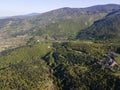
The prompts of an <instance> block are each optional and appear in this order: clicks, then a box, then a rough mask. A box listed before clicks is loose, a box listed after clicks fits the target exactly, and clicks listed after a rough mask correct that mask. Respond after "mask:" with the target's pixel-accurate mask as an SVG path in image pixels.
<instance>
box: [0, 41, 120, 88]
mask: <svg viewBox="0 0 120 90" xmlns="http://www.w3.org/2000/svg"><path fill="white" fill-rule="evenodd" d="M48 46H49V47H48ZM119 48H120V44H102V43H94V42H82V41H81V42H78V41H77V42H76V41H74V42H64V43H53V45H52V46H51V44H49V43H44V44H36V45H33V46H27V47H21V48H18V49H14V50H13V51H8V52H3V53H1V55H3V56H1V58H0V61H1V62H0V66H1V67H0V89H1V90H5V89H7V90H13V89H15V90H17V89H25V90H28V89H29V90H32V89H33V90H34V89H38V90H66V89H67V90H78V89H81V90H84V89H85V90H96V89H97V90H106V89H108V90H109V89H113V90H118V89H119V88H120V87H119V86H120V82H119V81H120V73H119V64H120V61H119V59H120V50H119ZM106 53H112V54H114V58H115V60H116V62H117V65H116V66H115V67H113V68H112V67H110V66H105V65H102V64H100V63H101V60H102V59H103V58H104V55H105V54H106Z"/></svg>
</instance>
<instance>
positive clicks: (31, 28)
mask: <svg viewBox="0 0 120 90" xmlns="http://www.w3.org/2000/svg"><path fill="white" fill-rule="evenodd" d="M119 8H120V5H114V4H110V5H98V6H93V7H88V8H61V9H57V10H53V11H49V12H46V13H43V14H38V15H35V16H29V17H27V16H26V17H25V18H20V17H17V18H16V17H11V18H7V19H1V20H0V33H1V35H0V36H2V37H16V36H20V35H27V34H29V35H33V34H34V33H40V34H38V35H40V36H41V35H42V36H44V35H46V34H47V35H49V36H50V37H52V38H54V37H63V38H71V37H72V38H74V37H75V35H76V34H77V32H78V31H79V30H81V29H84V28H86V27H88V26H90V25H91V24H92V23H93V22H94V21H95V20H98V19H100V18H102V17H103V16H105V15H106V14H107V13H109V12H111V11H114V10H117V9H119ZM56 23H57V24H56ZM64 24H65V25H64ZM51 27H52V28H51ZM41 32H42V33H41ZM64 36H65V37H64Z"/></svg>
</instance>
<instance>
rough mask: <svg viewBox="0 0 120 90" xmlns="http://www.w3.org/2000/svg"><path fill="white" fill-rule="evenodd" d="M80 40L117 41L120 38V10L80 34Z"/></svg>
mask: <svg viewBox="0 0 120 90" xmlns="http://www.w3.org/2000/svg"><path fill="white" fill-rule="evenodd" d="M78 38H79V39H95V40H106V39H117V38H120V9H119V10H116V11H114V12H111V13H109V14H108V15H106V17H104V18H103V19H100V20H98V21H95V22H94V24H93V25H92V26H90V27H89V28H87V29H85V30H82V31H80V32H79V34H78Z"/></svg>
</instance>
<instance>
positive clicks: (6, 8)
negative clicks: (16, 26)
mask: <svg viewBox="0 0 120 90" xmlns="http://www.w3.org/2000/svg"><path fill="white" fill-rule="evenodd" d="M113 3H114V4H120V0H1V1H0V17H1V16H12V15H22V14H28V13H34V12H38V13H42V12H46V11H49V10H53V9H56V8H61V7H76V8H81V7H88V6H92V5H100V4H113Z"/></svg>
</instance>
